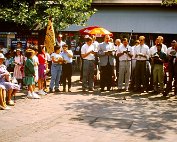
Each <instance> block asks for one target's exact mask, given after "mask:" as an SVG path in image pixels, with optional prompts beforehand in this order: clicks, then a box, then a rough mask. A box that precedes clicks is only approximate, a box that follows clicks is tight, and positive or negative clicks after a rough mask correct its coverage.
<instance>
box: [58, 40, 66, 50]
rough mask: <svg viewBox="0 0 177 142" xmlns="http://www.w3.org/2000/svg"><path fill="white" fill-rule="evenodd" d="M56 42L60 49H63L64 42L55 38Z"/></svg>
mask: <svg viewBox="0 0 177 142" xmlns="http://www.w3.org/2000/svg"><path fill="white" fill-rule="evenodd" d="M56 44H57V45H59V46H60V51H61V52H62V51H63V45H65V44H66V43H65V42H64V41H61V42H58V40H56Z"/></svg>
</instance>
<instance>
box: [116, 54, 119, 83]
mask: <svg viewBox="0 0 177 142" xmlns="http://www.w3.org/2000/svg"><path fill="white" fill-rule="evenodd" d="M116 78H117V81H118V80H119V58H118V57H116Z"/></svg>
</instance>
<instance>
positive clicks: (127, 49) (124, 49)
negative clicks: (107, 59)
mask: <svg viewBox="0 0 177 142" xmlns="http://www.w3.org/2000/svg"><path fill="white" fill-rule="evenodd" d="M124 51H129V52H130V54H132V55H133V50H132V47H131V46H129V45H127V47H125V46H124V45H121V46H119V48H118V50H117V54H118V53H123V52H124ZM126 60H129V61H130V60H131V58H130V57H129V56H128V55H127V54H126V53H124V54H123V55H122V56H120V57H119V61H126Z"/></svg>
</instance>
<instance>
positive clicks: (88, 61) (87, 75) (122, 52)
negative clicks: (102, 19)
mask: <svg viewBox="0 0 177 142" xmlns="http://www.w3.org/2000/svg"><path fill="white" fill-rule="evenodd" d="M110 41H111V40H110V36H109V35H105V37H104V41H103V42H102V43H100V44H97V43H96V42H95V41H93V39H92V38H91V37H88V38H87V39H86V42H85V44H84V45H83V46H82V48H81V57H82V59H83V86H82V89H83V91H86V89H87V88H88V89H89V90H90V91H92V90H93V89H94V80H93V78H94V68H95V66H96V65H95V58H98V61H99V65H98V66H99V71H100V88H101V91H104V90H105V87H107V90H108V91H109V90H110V89H111V87H112V85H113V77H114V76H115V73H114V69H115V67H116V78H117V87H118V90H119V91H121V90H123V89H125V90H126V91H129V90H130V89H132V90H133V91H143V92H144V91H148V90H149V89H150V87H153V90H154V92H158V93H159V92H161V93H163V95H164V96H166V95H167V94H168V93H169V91H170V90H171V88H172V81H173V77H175V75H177V74H175V72H177V71H175V70H174V67H175V66H177V63H176V61H177V60H176V57H177V54H176V51H177V43H176V41H175V40H173V41H172V46H171V47H169V48H167V46H166V45H164V44H163V37H162V36H158V38H157V39H156V41H155V45H154V46H152V47H151V48H149V47H148V46H147V45H146V44H145V37H144V36H140V37H139V40H136V41H135V45H134V46H132V47H131V46H130V45H129V41H128V39H127V38H123V39H122V40H120V39H116V40H115V45H114V43H112V42H110ZM166 63H168V72H169V80H168V83H167V87H166V88H165V89H164V76H165V73H164V65H165V64H166ZM176 68H177V67H176ZM124 83H125V86H123V84H124ZM159 86H160V87H159ZM175 88H176V85H175ZM175 90H176V89H175ZM176 91H177V90H176ZM176 91H175V95H176Z"/></svg>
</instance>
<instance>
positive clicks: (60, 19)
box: [0, 0, 96, 31]
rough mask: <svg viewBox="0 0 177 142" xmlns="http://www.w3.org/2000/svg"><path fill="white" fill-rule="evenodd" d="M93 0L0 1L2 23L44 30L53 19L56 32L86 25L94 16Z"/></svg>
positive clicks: (0, 19) (0, 20)
mask: <svg viewBox="0 0 177 142" xmlns="http://www.w3.org/2000/svg"><path fill="white" fill-rule="evenodd" d="M91 2H92V0H50V1H49V0H43V1H41V0H0V22H13V23H16V24H18V25H25V26H27V27H28V28H29V29H44V28H46V24H47V22H48V18H49V17H52V20H53V23H54V29H55V30H56V31H59V30H62V29H65V28H66V27H68V26H69V25H71V24H77V25H84V23H85V22H86V21H87V20H88V19H89V18H90V16H92V14H94V12H95V11H96V10H95V9H92V8H91Z"/></svg>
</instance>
